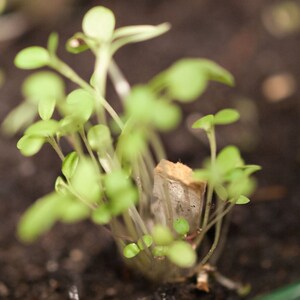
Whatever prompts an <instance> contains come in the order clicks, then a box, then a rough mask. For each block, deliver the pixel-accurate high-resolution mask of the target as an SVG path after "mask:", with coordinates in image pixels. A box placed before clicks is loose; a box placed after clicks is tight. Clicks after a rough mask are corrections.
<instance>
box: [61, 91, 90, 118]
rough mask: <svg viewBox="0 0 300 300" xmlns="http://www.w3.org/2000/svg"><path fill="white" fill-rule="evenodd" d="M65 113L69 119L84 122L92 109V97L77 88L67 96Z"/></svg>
mask: <svg viewBox="0 0 300 300" xmlns="http://www.w3.org/2000/svg"><path fill="white" fill-rule="evenodd" d="M66 101H67V106H66V107H65V109H66V114H67V115H68V116H70V117H71V119H73V120H76V121H78V122H80V123H85V122H86V121H88V120H89V118H90V117H91V115H92V113H93V110H94V98H93V97H92V96H91V95H90V94H89V93H88V92H86V91H85V90H83V89H78V90H75V91H73V92H71V93H70V94H69V95H68V96H67V100H66Z"/></svg>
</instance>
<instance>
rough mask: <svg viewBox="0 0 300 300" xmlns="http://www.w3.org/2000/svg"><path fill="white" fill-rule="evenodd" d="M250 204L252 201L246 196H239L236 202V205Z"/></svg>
mask: <svg viewBox="0 0 300 300" xmlns="http://www.w3.org/2000/svg"><path fill="white" fill-rule="evenodd" d="M249 202H250V199H249V198H247V197H246V196H243V195H241V196H239V198H238V199H237V201H236V202H235V204H247V203H249Z"/></svg>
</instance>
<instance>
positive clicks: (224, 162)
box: [216, 146, 244, 174]
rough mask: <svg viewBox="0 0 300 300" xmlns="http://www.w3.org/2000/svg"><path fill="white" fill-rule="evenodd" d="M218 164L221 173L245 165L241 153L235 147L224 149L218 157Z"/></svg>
mask: <svg viewBox="0 0 300 300" xmlns="http://www.w3.org/2000/svg"><path fill="white" fill-rule="evenodd" d="M216 164H217V166H218V168H219V169H220V171H221V172H222V173H223V174H225V173H226V172H228V171H230V170H232V169H234V168H238V167H241V166H243V165H244V162H243V160H242V158H241V154H240V151H239V149H238V148H237V147H235V146H227V147H225V148H223V149H222V150H221V151H220V153H219V154H218V156H217V159H216Z"/></svg>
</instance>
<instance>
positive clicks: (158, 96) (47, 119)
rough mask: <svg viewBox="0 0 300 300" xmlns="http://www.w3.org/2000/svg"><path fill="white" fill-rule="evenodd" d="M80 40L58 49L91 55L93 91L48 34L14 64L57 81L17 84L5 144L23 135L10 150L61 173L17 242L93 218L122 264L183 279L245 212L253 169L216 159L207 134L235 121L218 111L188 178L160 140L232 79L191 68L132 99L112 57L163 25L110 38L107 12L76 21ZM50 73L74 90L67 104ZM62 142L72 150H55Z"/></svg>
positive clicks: (174, 70) (234, 152)
mask: <svg viewBox="0 0 300 300" xmlns="http://www.w3.org/2000/svg"><path fill="white" fill-rule="evenodd" d="M82 29H83V32H80V33H76V34H75V35H74V36H73V37H72V38H70V39H69V40H68V41H67V45H66V48H67V50H68V51H69V52H71V53H74V54H78V53H81V52H83V51H87V50H90V51H91V52H92V54H93V55H95V58H96V63H95V67H94V71H93V73H92V76H91V79H90V82H87V81H85V80H84V79H83V78H81V77H80V75H78V74H77V73H76V72H75V71H74V70H73V69H72V68H71V67H70V66H68V65H67V64H66V63H65V62H63V61H62V60H61V59H60V58H59V57H58V56H57V54H56V50H57V47H58V35H57V34H55V33H53V34H51V35H50V37H49V40H48V46H47V48H43V47H39V46H33V47H29V48H26V49H24V50H22V51H21V52H20V53H19V54H18V55H17V56H16V59H15V64H16V66H17V67H19V68H21V69H30V70H31V69H37V68H41V67H49V68H51V69H53V70H55V71H56V72H55V73H54V72H52V71H38V72H36V73H33V74H32V75H30V76H29V77H28V78H27V79H26V80H25V82H24V84H23V87H22V92H23V95H24V98H25V100H24V102H23V103H21V104H20V105H19V106H18V107H17V108H15V109H14V110H13V111H12V112H11V113H10V114H9V115H8V117H7V118H6V120H5V121H4V123H3V129H4V130H5V131H6V132H7V133H10V134H13V133H16V132H18V131H20V130H22V129H23V128H26V130H25V133H24V135H23V137H22V138H21V139H20V140H19V141H18V144H17V147H18V149H19V150H20V151H21V153H22V154H23V155H25V156H32V155H35V154H36V153H38V152H39V151H40V149H41V148H42V147H43V145H44V144H46V143H49V144H50V145H51V146H52V147H53V149H54V151H55V152H56V153H57V155H58V157H59V159H60V160H61V162H62V167H61V174H60V175H59V176H58V178H57V179H56V181H55V183H54V191H53V192H52V193H50V194H48V195H45V196H43V197H42V198H40V199H39V200H37V201H36V202H35V203H34V204H33V205H32V206H31V207H30V208H29V209H28V210H27V211H26V212H25V213H24V215H23V216H22V218H21V220H20V223H19V226H18V235H19V237H20V239H21V240H23V241H25V242H32V241H34V240H35V239H36V238H38V237H39V236H40V235H41V234H43V233H45V232H46V231H48V230H49V229H50V228H51V227H52V226H53V224H54V223H55V222H64V223H73V222H77V221H81V220H84V219H91V220H92V221H93V222H94V223H96V224H100V225H104V226H106V228H107V229H109V230H110V232H111V234H112V236H113V238H114V240H115V242H116V244H117V246H118V248H119V249H120V252H121V253H122V256H123V257H124V259H125V260H126V261H127V262H128V263H129V264H130V265H131V266H132V267H133V268H135V269H136V270H137V271H139V272H141V273H143V274H145V275H146V276H148V277H149V278H152V279H154V280H161V281H174V280H178V279H180V278H182V277H187V276H191V275H193V274H194V273H195V272H196V271H197V270H198V269H199V266H201V265H203V264H205V263H206V262H208V261H210V258H211V256H212V254H213V253H214V250H215V249H216V247H217V245H218V242H219V240H220V237H221V236H222V231H221V229H222V223H223V219H224V217H225V215H226V214H227V213H228V212H229V211H231V209H232V208H233V206H234V205H236V204H246V203H248V202H249V199H248V198H247V196H248V195H249V194H250V193H251V192H252V190H253V188H254V181H253V179H252V177H251V175H252V173H253V172H255V171H257V170H259V169H260V167H258V166H256V165H246V164H245V163H244V161H243V160H242V158H241V156H240V152H239V150H238V149H237V148H236V147H234V146H228V147H226V148H225V149H222V150H221V151H220V152H217V144H216V138H215V128H216V127H217V126H221V125H226V124H230V123H233V122H235V121H237V120H238V119H239V113H238V112H237V111H236V110H233V109H224V110H222V111H219V112H217V113H216V114H215V115H212V114H211V115H208V116H205V117H203V118H201V119H199V120H198V121H196V122H195V123H194V125H193V127H194V128H200V129H202V130H204V131H205V132H206V134H207V137H208V140H209V143H210V148H211V157H210V159H208V160H206V161H205V162H204V164H203V168H201V169H196V170H194V171H192V170H191V169H189V168H188V167H187V166H184V165H182V164H172V163H170V162H168V161H166V160H163V159H165V158H166V155H165V152H164V148H163V146H162V143H161V141H160V137H159V135H158V132H165V131H169V130H172V129H174V128H175V127H176V126H177V125H178V124H179V122H180V120H181V118H182V112H181V108H180V106H179V103H185V102H192V101H196V100H197V99H198V98H199V96H201V94H202V93H203V92H204V90H205V89H206V87H207V85H208V84H209V81H217V82H221V83H223V84H226V85H229V86H232V85H233V83H234V81H233V77H232V75H231V74H230V73H229V72H227V71H226V70H225V69H223V68H222V67H220V66H219V65H217V64H215V63H214V62H212V61H209V60H206V59H198V58H188V59H182V60H180V61H178V62H176V63H174V64H173V65H172V66H171V67H170V68H168V69H166V70H165V71H163V72H162V73H160V74H159V75H157V76H155V77H154V78H153V79H151V80H150V81H149V82H148V83H146V84H143V85H138V86H135V87H133V88H131V87H130V86H129V84H128V82H127V81H126V79H125V77H124V76H123V74H122V72H121V70H120V69H119V67H118V66H117V64H116V62H115V61H114V58H113V56H114V54H115V53H116V52H117V51H118V50H119V49H120V48H122V47H123V46H125V45H127V44H129V43H135V42H140V41H144V40H148V39H151V38H154V37H157V36H159V35H161V34H163V33H165V32H166V31H168V30H169V25H168V24H166V23H164V24H161V25H158V26H148V25H143V26H128V27H122V28H118V29H116V28H115V18H114V15H113V13H112V11H110V10H109V9H107V8H104V7H101V6H98V7H94V8H92V9H91V10H89V11H88V12H87V14H86V15H85V16H84V19H83V23H82ZM57 73H58V74H61V75H62V76H64V77H66V78H67V79H69V80H71V81H72V82H74V83H76V84H77V85H78V88H77V89H76V90H74V91H72V92H71V93H69V94H66V93H65V86H64V81H63V80H62V78H61V77H60V75H58V74H57ZM108 77H109V78H110V79H111V81H112V83H113V85H114V87H115V90H116V92H117V94H118V96H119V97H120V99H121V101H122V104H123V108H124V109H123V112H122V113H117V112H116V111H115V109H114V108H113V105H112V103H111V102H109V101H108V99H107V98H106V81H107V78H108ZM62 140H65V141H66V142H67V143H68V144H69V148H68V149H70V147H71V149H72V150H71V151H67V150H66V148H67V147H62V145H65V143H62ZM158 163H159V165H158V166H157V164H158ZM168 168H170V169H168ZM172 168H175V169H176V168H177V169H178V168H179V169H180V170H179V171H178V170H177V171H176V172H177V173H178V174H181V175H180V176H179V175H174V174H177V173H176V172H175V171H174V172H175V173H174V172H173V171H172ZM171 171H172V172H173V173H172V172H171ZM181 171H184V172H181ZM154 172H156V174H157V177H155V176H156V175H155V176H154V175H153V174H154ZM170 172H171V173H170ZM182 174H185V175H182ZM172 176H173V177H172ZM206 186H207V191H206V193H205V197H204V191H205V188H206ZM158 187H159V188H158ZM154 196H155V197H156V200H155V199H154V198H155V197H154ZM155 201H156V202H155ZM189 201H190V202H189ZM193 201H194V202H193ZM192 203H194V204H193V205H192ZM213 204H214V208H213ZM213 227H215V238H214V241H213V243H212V245H211V248H210V250H209V251H208V252H207V253H204V250H203V247H201V246H202V245H203V242H204V238H205V236H206V234H207V232H208V231H209V230H210V229H211V228H213Z"/></svg>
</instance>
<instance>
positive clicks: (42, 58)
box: [15, 46, 50, 69]
mask: <svg viewBox="0 0 300 300" xmlns="http://www.w3.org/2000/svg"><path fill="white" fill-rule="evenodd" d="M49 62H50V57H49V53H48V51H47V50H46V49H45V48H42V47H37V46H33V47H29V48H25V49H23V50H21V51H20V52H19V53H18V54H17V56H16V58H15V65H16V66H17V67H18V68H20V69H37V68H41V67H44V66H47V65H48V63H49Z"/></svg>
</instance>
